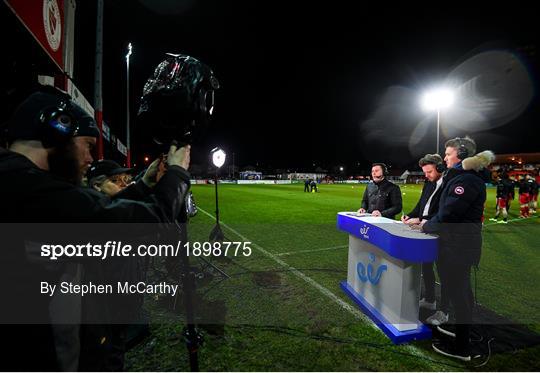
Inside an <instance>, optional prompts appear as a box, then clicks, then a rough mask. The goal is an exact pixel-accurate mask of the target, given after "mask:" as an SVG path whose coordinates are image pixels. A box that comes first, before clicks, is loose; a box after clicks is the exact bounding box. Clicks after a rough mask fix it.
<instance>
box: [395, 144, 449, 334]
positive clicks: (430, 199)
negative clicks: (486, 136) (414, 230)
mask: <svg viewBox="0 0 540 373" xmlns="http://www.w3.org/2000/svg"><path fill="white" fill-rule="evenodd" d="M418 164H419V166H420V167H421V168H422V171H423V172H424V175H425V177H426V182H425V183H424V187H423V188H422V194H421V195H420V200H419V201H418V203H417V204H416V206H415V207H414V209H413V210H412V211H411V212H410V213H408V214H407V215H404V216H403V217H402V218H401V221H402V222H403V223H405V224H407V225H414V224H420V222H421V221H423V220H428V219H430V218H431V217H433V216H434V215H435V214H436V213H437V211H438V210H439V199H440V198H441V191H442V190H443V177H442V176H443V172H444V171H445V170H446V166H445V165H444V163H443V159H442V158H441V156H440V155H439V154H426V155H425V156H424V157H423V158H421V159H420V161H419V162H418ZM422 278H423V279H424V288H425V294H424V297H423V298H422V299H421V300H420V307H422V308H426V309H429V310H432V311H435V310H436V309H437V303H436V301H435V273H434V272H433V263H422ZM440 309H441V310H440V311H437V312H436V313H435V314H434V315H432V316H430V317H429V318H428V319H427V320H426V321H427V322H428V323H429V324H432V325H440V324H443V323H445V322H447V321H448V305H447V299H446V296H445V294H444V289H441V305H440Z"/></svg>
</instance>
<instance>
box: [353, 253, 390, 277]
mask: <svg viewBox="0 0 540 373" xmlns="http://www.w3.org/2000/svg"><path fill="white" fill-rule="evenodd" d="M369 261H370V263H369V264H368V265H367V273H366V267H365V265H364V263H362V262H358V264H357V265H356V272H357V273H358V278H359V279H360V281H362V282H367V281H369V282H370V283H372V284H373V285H377V284H378V283H379V281H380V280H381V276H382V274H383V272H384V271H386V270H387V269H388V267H387V266H386V264H383V265H381V266H380V267H379V268H377V270H376V271H375V269H374V267H373V264H372V263H374V262H375V255H374V254H372V253H369ZM374 272H375V273H374Z"/></svg>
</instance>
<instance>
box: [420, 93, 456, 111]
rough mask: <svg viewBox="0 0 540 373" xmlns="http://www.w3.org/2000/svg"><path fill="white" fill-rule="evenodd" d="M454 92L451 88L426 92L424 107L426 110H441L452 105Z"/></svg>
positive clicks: (423, 101)
mask: <svg viewBox="0 0 540 373" xmlns="http://www.w3.org/2000/svg"><path fill="white" fill-rule="evenodd" d="M453 102H454V94H453V93H452V91H450V90H449V89H437V90H434V91H430V92H427V93H425V94H424V96H423V97H422V107H423V108H424V110H439V109H444V108H447V107H449V106H450V105H452V103H453Z"/></svg>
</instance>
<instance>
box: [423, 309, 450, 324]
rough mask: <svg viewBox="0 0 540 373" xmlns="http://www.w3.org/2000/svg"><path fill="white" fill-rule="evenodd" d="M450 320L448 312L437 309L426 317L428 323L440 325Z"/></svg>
mask: <svg viewBox="0 0 540 373" xmlns="http://www.w3.org/2000/svg"><path fill="white" fill-rule="evenodd" d="M447 322H448V314H447V313H444V312H443V311H437V312H435V313H434V314H433V315H431V316H430V317H428V318H427V319H426V323H428V324H430V325H434V326H439V325H442V324H444V323H447Z"/></svg>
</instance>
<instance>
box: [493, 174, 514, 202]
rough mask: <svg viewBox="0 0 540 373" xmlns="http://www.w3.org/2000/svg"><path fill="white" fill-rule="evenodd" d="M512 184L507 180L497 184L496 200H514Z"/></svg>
mask: <svg viewBox="0 0 540 373" xmlns="http://www.w3.org/2000/svg"><path fill="white" fill-rule="evenodd" d="M514 195H515V194H514V183H513V182H512V181H510V180H508V179H502V180H500V181H499V182H498V183H497V198H511V199H514Z"/></svg>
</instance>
